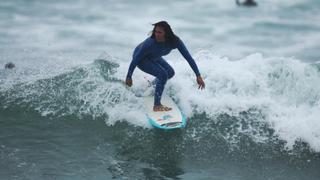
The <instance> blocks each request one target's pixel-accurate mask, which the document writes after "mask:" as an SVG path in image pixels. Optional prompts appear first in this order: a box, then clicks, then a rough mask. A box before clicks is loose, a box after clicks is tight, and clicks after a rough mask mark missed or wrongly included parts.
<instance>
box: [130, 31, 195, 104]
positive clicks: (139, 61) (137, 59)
mask: <svg viewBox="0 0 320 180" xmlns="http://www.w3.org/2000/svg"><path fill="white" fill-rule="evenodd" d="M175 48H177V49H178V50H179V51H180V53H181V54H182V56H183V57H184V58H185V59H186V60H187V61H188V63H189V65H190V66H191V68H192V70H193V71H194V73H195V74H196V75H197V76H199V75H200V72H199V70H198V67H197V64H196V63H195V61H194V59H193V58H192V56H191V55H190V53H189V52H188V50H187V48H186V46H185V45H184V44H183V42H182V41H181V40H180V39H178V41H177V43H175V44H170V43H166V42H157V41H156V40H155V39H153V38H151V37H149V38H147V39H146V40H145V41H143V42H142V43H141V44H139V45H138V46H137V47H136V48H135V50H134V52H133V57H132V61H131V64H130V66H129V70H128V74H127V78H128V79H131V77H132V73H133V71H134V69H135V68H136V66H138V68H139V69H141V70H142V71H144V72H146V73H148V74H151V75H153V76H155V77H156V80H157V81H156V89H155V96H154V97H155V98H154V105H155V106H156V105H161V95H162V92H163V89H164V86H165V84H166V82H167V80H168V79H170V78H172V77H173V76H174V70H173V68H172V67H171V66H170V65H169V64H168V63H167V62H166V61H165V60H164V59H163V58H162V56H165V55H167V54H169V53H170V52H171V50H172V49H175Z"/></svg>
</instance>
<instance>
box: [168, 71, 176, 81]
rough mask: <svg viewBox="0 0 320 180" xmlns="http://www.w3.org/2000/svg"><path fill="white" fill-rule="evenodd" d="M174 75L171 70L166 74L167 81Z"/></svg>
mask: <svg viewBox="0 0 320 180" xmlns="http://www.w3.org/2000/svg"><path fill="white" fill-rule="evenodd" d="M174 75H175V72H174V70H173V69H171V70H170V71H169V72H168V79H170V78H172V77H173V76H174Z"/></svg>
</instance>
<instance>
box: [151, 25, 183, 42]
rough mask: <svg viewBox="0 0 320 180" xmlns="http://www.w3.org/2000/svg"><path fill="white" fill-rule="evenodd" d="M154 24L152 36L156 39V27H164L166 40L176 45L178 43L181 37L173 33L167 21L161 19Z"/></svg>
mask: <svg viewBox="0 0 320 180" xmlns="http://www.w3.org/2000/svg"><path fill="white" fill-rule="evenodd" d="M152 25H153V26H154V27H153V30H152V34H151V38H153V39H155V35H154V32H155V30H156V27H162V28H163V30H164V32H165V38H166V42H168V43H170V44H173V45H176V44H177V43H178V40H179V37H178V36H176V35H175V34H174V33H173V31H172V29H171V27H170V25H169V24H168V23H167V22H166V21H159V22H157V23H154V24H152Z"/></svg>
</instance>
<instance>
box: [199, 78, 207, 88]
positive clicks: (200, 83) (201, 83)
mask: <svg viewBox="0 0 320 180" xmlns="http://www.w3.org/2000/svg"><path fill="white" fill-rule="evenodd" d="M197 83H198V85H199V88H198V89H204V88H205V87H206V85H205V83H204V81H203V79H202V77H201V76H197Z"/></svg>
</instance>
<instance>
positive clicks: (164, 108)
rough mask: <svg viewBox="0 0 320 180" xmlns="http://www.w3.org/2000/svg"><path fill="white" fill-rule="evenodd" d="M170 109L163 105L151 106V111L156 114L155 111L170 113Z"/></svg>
mask: <svg viewBox="0 0 320 180" xmlns="http://www.w3.org/2000/svg"><path fill="white" fill-rule="evenodd" d="M171 110H172V108H171V107H167V106H164V105H159V106H153V111H155V112H157V111H171Z"/></svg>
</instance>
